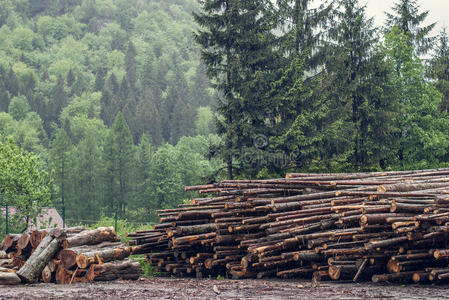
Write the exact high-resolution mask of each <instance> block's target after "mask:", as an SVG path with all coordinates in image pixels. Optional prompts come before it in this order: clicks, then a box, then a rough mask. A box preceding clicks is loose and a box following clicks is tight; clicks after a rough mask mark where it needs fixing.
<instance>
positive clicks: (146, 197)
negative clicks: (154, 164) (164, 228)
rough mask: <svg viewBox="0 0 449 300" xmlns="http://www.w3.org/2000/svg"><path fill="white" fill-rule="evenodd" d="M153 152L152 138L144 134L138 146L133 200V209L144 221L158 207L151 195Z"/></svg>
mask: <svg viewBox="0 0 449 300" xmlns="http://www.w3.org/2000/svg"><path fill="white" fill-rule="evenodd" d="M152 152H153V150H152V147H151V144H150V140H149V139H148V137H147V136H146V135H145V134H143V135H142V137H141V139H140V143H139V146H138V147H137V165H136V166H137V169H136V180H137V184H136V196H135V199H134V200H133V201H132V207H133V211H137V212H138V217H139V219H140V220H142V221H146V220H147V218H148V216H151V215H153V214H154V210H155V209H156V205H155V203H154V201H152V200H153V199H152V197H151V189H152V182H151V159H152V155H153V153H152Z"/></svg>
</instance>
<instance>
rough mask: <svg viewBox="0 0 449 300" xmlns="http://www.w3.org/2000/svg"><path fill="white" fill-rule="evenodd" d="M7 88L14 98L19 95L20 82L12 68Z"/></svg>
mask: <svg viewBox="0 0 449 300" xmlns="http://www.w3.org/2000/svg"><path fill="white" fill-rule="evenodd" d="M6 88H7V89H8V92H9V94H10V95H11V96H12V97H14V96H17V95H18V94H19V80H18V79H17V76H16V73H14V70H13V69H12V67H11V68H10V69H9V72H8V77H7V80H6Z"/></svg>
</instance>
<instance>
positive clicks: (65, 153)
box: [51, 128, 73, 207]
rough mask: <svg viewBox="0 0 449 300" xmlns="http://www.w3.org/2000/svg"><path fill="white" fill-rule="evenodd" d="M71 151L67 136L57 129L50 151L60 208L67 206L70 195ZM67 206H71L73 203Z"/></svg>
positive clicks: (63, 131) (64, 132)
mask: <svg viewBox="0 0 449 300" xmlns="http://www.w3.org/2000/svg"><path fill="white" fill-rule="evenodd" d="M72 151H73V145H72V141H71V140H70V137H69V135H68V134H67V132H66V131H65V130H64V129H63V128H61V129H59V130H58V132H57V134H56V138H55V140H54V141H53V146H52V149H51V158H52V159H51V162H52V167H53V168H54V170H55V181H56V184H57V186H58V189H59V197H60V199H61V206H62V207H64V206H65V205H66V204H67V203H66V200H67V195H68V194H69V193H70V192H69V191H70V185H71V182H72V173H71V169H72V161H71V152H72ZM69 205H73V203H70V204H69Z"/></svg>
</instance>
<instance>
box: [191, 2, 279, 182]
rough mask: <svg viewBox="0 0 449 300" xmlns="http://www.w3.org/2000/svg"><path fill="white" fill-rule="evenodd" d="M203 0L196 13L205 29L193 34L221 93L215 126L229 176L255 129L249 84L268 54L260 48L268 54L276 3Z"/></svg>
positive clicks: (261, 70)
mask: <svg viewBox="0 0 449 300" xmlns="http://www.w3.org/2000/svg"><path fill="white" fill-rule="evenodd" d="M199 3H200V4H201V8H202V12H200V13H197V14H194V18H195V21H196V22H197V23H198V24H199V25H200V28H201V29H200V30H199V31H198V32H196V34H195V39H196V41H197V42H198V44H199V45H200V46H201V47H202V51H201V53H202V59H203V62H204V64H205V65H206V68H207V72H208V75H209V76H210V77H211V78H212V79H213V80H214V81H215V82H216V85H215V86H216V88H217V89H218V90H219V92H220V93H221V94H222V97H220V99H219V101H218V104H217V111H218V113H219V114H220V117H219V118H217V119H218V123H217V129H218V132H219V133H220V134H221V135H222V136H223V139H224V143H223V145H224V147H223V151H222V153H223V156H224V157H225V159H226V164H227V177H228V178H230V179H231V178H232V177H233V167H234V166H233V154H235V151H237V150H238V149H241V148H242V147H244V146H245V144H248V143H251V140H252V139H251V135H252V134H251V133H250V132H249V131H251V130H252V129H253V128H255V127H252V126H251V125H250V124H251V122H253V117H254V116H255V111H254V110H252V111H249V110H248V109H251V106H252V105H253V104H254V102H253V100H254V98H251V99H250V98H248V97H249V96H250V95H251V94H250V90H251V87H252V86H255V84H257V83H256V82H259V79H260V78H261V77H263V76H261V77H259V76H260V75H261V74H262V73H263V71H265V70H264V68H265V64H266V63H267V60H268V59H270V58H269V57H267V56H264V55H263V54H262V53H264V52H265V54H268V53H266V51H267V49H268V47H267V44H269V43H270V40H269V38H267V36H268V34H270V33H271V31H272V29H273V28H272V27H270V26H269V25H268V24H269V23H270V22H269V20H268V17H269V14H268V8H270V7H271V4H272V3H271V2H270V1H249V0H244V1H237V0H203V1H199ZM254 77H257V78H254ZM245 97H247V99H245ZM258 100H259V99H258ZM245 101H246V102H245ZM244 105H245V106H247V107H246V108H244V107H243V106H244ZM258 112H259V113H261V115H263V114H264V112H263V111H258ZM259 120H260V117H259ZM247 130H249V131H247Z"/></svg>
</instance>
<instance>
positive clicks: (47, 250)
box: [17, 230, 65, 283]
mask: <svg viewBox="0 0 449 300" xmlns="http://www.w3.org/2000/svg"><path fill="white" fill-rule="evenodd" d="M64 238H65V233H64V232H63V231H61V230H55V231H53V232H50V234H48V235H47V236H45V237H44V239H43V240H42V241H41V243H40V244H39V246H38V247H37V248H36V250H35V251H34V252H33V254H32V255H31V256H30V258H29V259H28V260H27V262H26V263H25V265H24V266H23V267H22V268H20V270H19V271H18V272H17V274H18V275H19V276H20V277H21V278H22V279H23V280H24V281H26V282H28V283H34V282H36V281H37V280H38V279H39V277H40V275H41V273H42V270H43V269H44V268H45V266H46V265H47V264H48V262H49V261H50V259H52V258H53V256H54V255H55V254H56V252H57V251H59V249H60V247H61V243H62V240H63V239H64Z"/></svg>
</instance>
